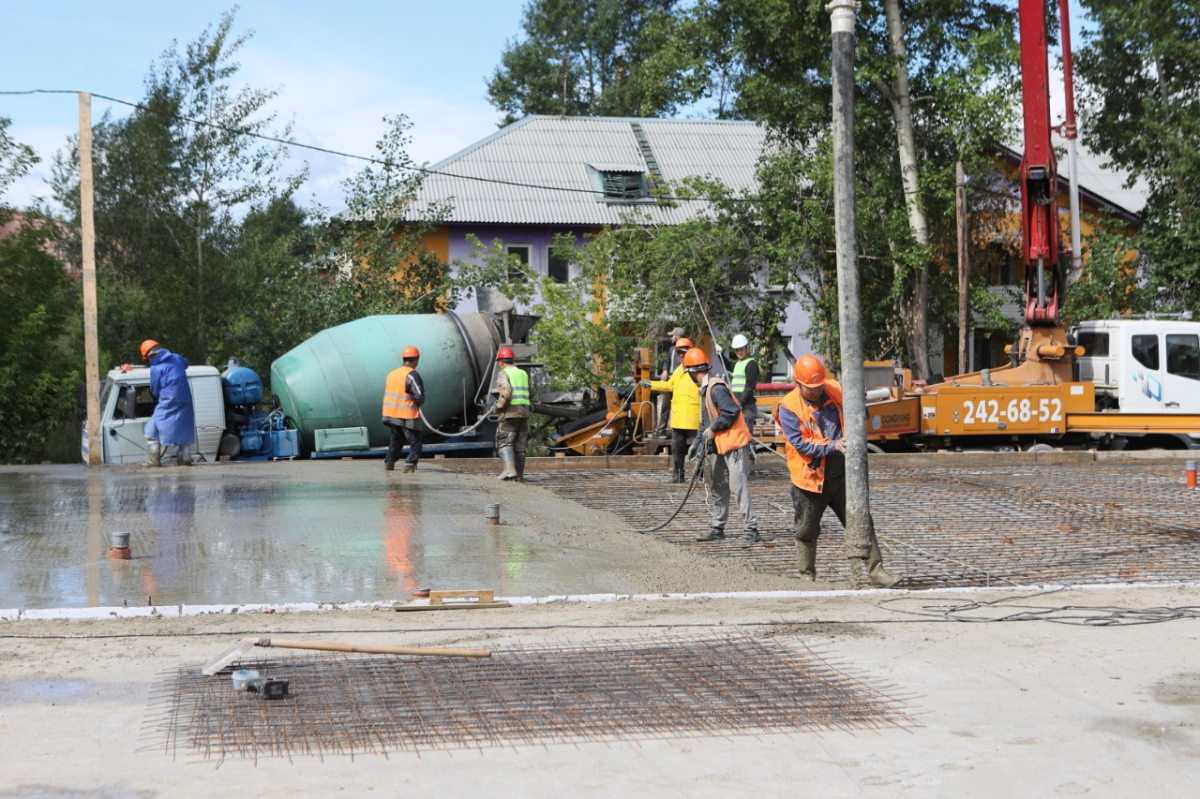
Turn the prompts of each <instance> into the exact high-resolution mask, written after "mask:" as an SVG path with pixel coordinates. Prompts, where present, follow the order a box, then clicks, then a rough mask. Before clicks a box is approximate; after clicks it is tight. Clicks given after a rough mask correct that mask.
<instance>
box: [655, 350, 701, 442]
mask: <svg viewBox="0 0 1200 799" xmlns="http://www.w3.org/2000/svg"><path fill="white" fill-rule="evenodd" d="M650 390H651V391H666V392H668V393H670V395H671V427H673V428H674V429H676V430H699V429H700V389H699V388H698V387H697V386H696V381H694V380H692V378H691V376H690V375H688V374H687V373H686V372H684V371H683V366H682V365H680V366H676V367H675V371H674V372H672V373H671V376H670V377H669V378H667V379H666V380H651V381H650Z"/></svg>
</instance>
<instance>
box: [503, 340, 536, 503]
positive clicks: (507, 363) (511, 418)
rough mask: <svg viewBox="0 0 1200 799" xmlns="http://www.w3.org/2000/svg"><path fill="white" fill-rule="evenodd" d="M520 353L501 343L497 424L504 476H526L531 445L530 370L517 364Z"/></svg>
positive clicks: (522, 477)
mask: <svg viewBox="0 0 1200 799" xmlns="http://www.w3.org/2000/svg"><path fill="white" fill-rule="evenodd" d="M514 360H516V356H515V355H514V354H513V351H512V347H501V348H500V349H499V350H497V352H496V363H497V365H499V367H500V371H499V373H498V374H497V375H496V391H497V393H498V394H499V398H498V399H497V400H496V410H497V411H498V412H499V414H498V415H499V418H500V424H499V427H497V428H496V452H497V453H498V454H499V455H500V461H501V463H503V464H504V469H503V470H502V471H501V472H500V479H501V480H515V481H517V482H518V483H520V482H524V480H525V448H526V447H527V446H528V445H529V410H530V399H529V373H528V372H526V371H525V370H524V369H522V368H520V367H519V366H514V365H513V361H514Z"/></svg>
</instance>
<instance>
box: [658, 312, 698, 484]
mask: <svg viewBox="0 0 1200 799" xmlns="http://www.w3.org/2000/svg"><path fill="white" fill-rule="evenodd" d="M680 339H683V340H684V341H687V339H686V338H684V335H683V328H682V327H675V328H672V329H671V346H670V347H668V348H667V355H666V358H665V359H664V362H663V367H662V370H661V372H660V373H659V375H658V379H659V380H662V381H664V382H665V381H667V380H670V379H671V375H673V374H674V373H675V370H676V369H678V368H679V364H680V363H681V362H682V361H683V352H680V351H679V341H680ZM688 346H689V347H690V346H691V345H690V343H689V345H688ZM686 351H687V350H686V349H684V352H686ZM673 400H674V397H671V398H669V399H668V397H667V396H666V395H665V394H662V395H660V396H659V398H658V405H657V406H656V407H657V409H658V420H657V421H658V424H657V425H656V426H655V428H654V435H655V437H656V438H662V437H664V436H666V434H667V430H668V429H670V424H671V402H672V401H673ZM676 482H678V481H676Z"/></svg>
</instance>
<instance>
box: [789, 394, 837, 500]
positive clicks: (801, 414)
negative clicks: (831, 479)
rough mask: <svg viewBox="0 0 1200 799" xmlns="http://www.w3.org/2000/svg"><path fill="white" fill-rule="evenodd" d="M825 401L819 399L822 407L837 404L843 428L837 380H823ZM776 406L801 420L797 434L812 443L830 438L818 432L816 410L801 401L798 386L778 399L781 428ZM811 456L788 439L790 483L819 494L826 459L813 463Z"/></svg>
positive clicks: (822, 442)
mask: <svg viewBox="0 0 1200 799" xmlns="http://www.w3.org/2000/svg"><path fill="white" fill-rule="evenodd" d="M825 395H826V396H825V402H823V403H821V407H822V408H823V407H825V405H826V404H828V403H829V402H832V403H833V404H835V405H837V409H838V422H839V423H840V424H841V425H842V430H843V431H844V430H845V429H846V420H845V418H844V417H843V415H842V386H841V384H839V383H838V382H837V381H836V380H828V381H826V382H825ZM779 408H787V409H788V410H789V411H791V412H792V413H794V414H796V418H797V419H799V420H800V437H801V438H803V439H804V440H805V441H811V442H812V443H814V444H828V443H829V439H828V438H826V437H825V435H824V434H823V433H822V432H821V427H820V425H818V424H817V420H816V411H817V410H819V409H818V408H814V407H813V406H812V405H809V404H808V403H807V402H805V401H804V397H802V396H800V387H799V386H797V387H796V388H794V389H792V391H791V393H789V394H788V395H787V396H786V397H784V398H783V399H782V400H780V402H779V407H778V408H776V409H775V424H776V426H778V427H779V429H780V430H782V429H783V425H781V424H779ZM812 460H813V459H812V458H809V457H808V456H807V455H801V454H800V453H799V452H798V451H797V450H796V448H795V447H793V446H792V442H791V441H788V442H787V465H788V471H789V472H791V474H792V485H794V486H796V487H797V488H800V489H803V490H805V491H812V492H813V493H816V494H819V493H821V491H822V490H823V489H824V488H825V459H824V458H820V459H819V460H820V465H819V466H813V463H812Z"/></svg>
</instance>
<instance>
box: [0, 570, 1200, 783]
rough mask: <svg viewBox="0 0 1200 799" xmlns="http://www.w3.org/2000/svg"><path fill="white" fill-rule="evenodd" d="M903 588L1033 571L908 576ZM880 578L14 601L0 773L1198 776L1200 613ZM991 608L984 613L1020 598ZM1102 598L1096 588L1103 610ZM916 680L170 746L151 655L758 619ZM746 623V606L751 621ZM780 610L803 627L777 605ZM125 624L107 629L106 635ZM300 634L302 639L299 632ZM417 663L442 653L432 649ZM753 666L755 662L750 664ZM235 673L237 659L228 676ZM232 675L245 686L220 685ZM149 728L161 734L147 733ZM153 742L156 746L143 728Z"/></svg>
mask: <svg viewBox="0 0 1200 799" xmlns="http://www.w3.org/2000/svg"><path fill="white" fill-rule="evenodd" d="M908 596H909V597H911V601H910V602H909V603H908V604H907V606H906V607H905V609H909V610H912V609H919V608H928V607H930V606H932V605H943V604H945V603H954V604H962V603H967V602H974V601H992V600H1002V601H1014V599H1015V597H1018V596H1020V595H1019V594H1008V595H1003V594H994V593H993V594H982V593H975V594H954V593H944V594H932V593H927V592H926V593H921V594H910V595H908ZM881 599H882V596H881V595H879V594H875V595H858V596H817V595H813V596H807V597H794V598H789V599H764V598H754V599H727V600H700V601H658V602H633V601H623V602H608V603H587V604H585V603H579V604H573V603H572V604H568V603H559V604H552V605H540V606H517V607H513V608H511V609H504V610H486V611H471V612H460V613H455V612H443V613H393V612H389V611H376V612H365V611H360V612H352V613H351V612H344V611H332V612H324V613H303V614H294V613H277V614H274V615H270V616H267V615H261V614H239V615H237V616H229V615H220V616H205V617H197V618H185V619H123V620H111V621H104V620H99V621H73V622H66V621H54V622H51V621H21V622H7V623H0V634H3V635H5V636H6V637H7V638H6V640H4V641H3V645H2V646H0V746H2V747H3V750H4V768H3V770H2V772H0V797H5V798H6V799H7V797H17V796H20V797H79V796H98V797H159V796H162V797H166V796H170V797H196V798H197V799H200V798H201V797H214V796H239V797H276V796H296V797H328V796H330V795H346V796H362V795H367V794H368V793H371V794H373V795H378V796H394V795H401V794H403V795H416V796H431V797H451V796H489V797H491V796H494V797H527V798H529V799H540V798H541V797H546V799H559V797H563V796H606V797H607V796H611V797H630V796H645V797H651V796H655V797H657V796H668V797H729V796H738V797H757V796H779V797H794V796H797V795H806V796H820V797H843V796H849V797H855V796H905V797H929V796H944V797H959V796H972V797H993V796H995V797H1008V796H1059V795H1064V796H1078V795H1088V796H1103V797H1112V796H1115V797H1135V796H1155V797H1185V796H1194V795H1195V786H1196V784H1197V782H1198V780H1200V734H1198V727H1197V725H1200V668H1197V664H1200V626H1198V623H1197V621H1195V620H1189V621H1173V622H1165V623H1161V624H1148V625H1143V626H1132V627H1086V626H1065V625H1060V624H1049V623H1045V622H1008V623H990V624H962V623H953V622H944V621H938V620H935V619H913V617H909V616H906V615H904V614H901V613H897V612H894V610H893V609H892V608H890V607H889V606H887V605H881V604H880V601H881ZM1024 603H1025V604H1036V605H1039V606H1065V605H1072V606H1095V607H1100V606H1113V605H1118V606H1122V607H1125V608H1149V607H1162V606H1176V607H1179V606H1188V605H1190V606H1198V605H1200V589H1198V588H1197V587H1195V586H1190V587H1179V588H1165V587H1156V588H1150V589H1128V588H1127V589H1086V590H1080V591H1066V592H1060V593H1055V594H1048V595H1043V596H1039V597H1037V598H1036V599H1032V600H1024ZM1012 611H1013V609H1012V608H998V609H996V610H995V611H994V614H993V615H999V614H1000V613H1003V612H1012ZM1095 613H1096V614H1097V615H1104V613H1103V612H1102V611H1095ZM764 623H766V624H771V623H778V624H783V625H801V626H800V627H799V629H800V634H801V635H806V636H811V638H812V640H813V641H814V643H817V644H820V645H822V646H823V648H826V649H828V650H830V651H831V655H832V656H835V657H836V658H837V660H839V661H842V662H844V663H847V664H849V665H851V666H853V668H854V669H855V670H857V671H858V672H860V673H863V674H865V675H868V676H870V677H871V678H873V679H876V680H882V681H884V682H885V683H890V684H891V685H892V686H893V687H892V689H891V690H890V691H889V692H888V693H889V694H890V695H892V696H896V697H900V698H903V699H904V700H905V701H906V703H907V705H908V707H910V708H911V709H912V710H913V711H915V713H916V714H917V718H918V721H919V722H920V724H921V726H919V727H917V728H915V729H883V730H880V731H878V732H870V731H868V732H863V731H858V732H845V731H838V730H832V731H825V732H820V733H815V732H814V733H803V734H792V735H760V736H732V737H709V738H692V737H689V736H687V735H680V736H678V737H672V738H669V739H666V740H648V741H611V742H593V743H582V744H578V745H570V746H561V745H558V746H556V745H549V746H530V745H513V746H509V747H498V748H483V749H479V750H466V751H463V750H458V751H452V752H443V751H425V752H422V753H421V754H420V755H419V756H418V755H417V754H413V753H404V752H400V753H392V754H390V755H389V756H388V757H386V758H385V757H383V756H380V755H367V756H363V755H360V756H358V757H355V758H354V759H351V758H349V757H346V756H326V757H324V758H323V759H318V758H316V757H297V758H293V759H292V760H291V761H290V762H289V761H287V760H283V759H261V760H259V761H258V762H257V763H255V762H252V761H248V760H239V759H235V758H228V759H226V760H225V761H224V762H223V763H222V764H220V767H219V768H218V767H217V763H216V762H214V761H212V760H206V759H203V757H202V755H201V754H200V753H197V752H191V751H186V750H178V751H173V752H168V751H163V750H162V748H161V743H162V740H163V738H162V736H161V735H159V734H156V733H155V732H154V731H153V730H148V729H147V728H146V726H145V724H146V721H147V719H148V717H149V714H148V708H149V705H150V700H151V691H152V690H153V689H155V688H157V687H158V686H159V685H160V684H161V675H162V674H163V673H164V672H166V671H173V670H174V669H175V668H177V667H178V666H180V665H181V664H196V665H199V664H200V663H202V662H204V660H206V659H207V658H209V657H211V656H212V655H214V654H216V653H217V652H219V651H221V650H223V649H224V648H225V647H226V646H228V645H229V644H231V643H232V642H234V641H236V640H237V639H238V638H239V637H241V636H243V635H251V634H269V635H273V636H277V637H279V638H284V637H287V636H290V637H294V638H307V639H318V640H320V639H324V640H336V641H344V642H365V643H381V644H384V643H392V644H407V645H420V646H472V647H477V646H487V647H496V648H501V647H514V646H523V645H524V646H530V645H536V644H537V643H539V642H555V643H561V642H575V643H580V644H584V645H586V644H589V643H596V642H604V641H619V640H628V639H631V638H643V637H645V636H648V635H668V634H695V633H697V632H703V631H706V630H707V631H713V630H731V629H741V630H744V631H749V632H767V631H769V628H764V627H762V626H760V625H763V624H764ZM739 625H751V626H748V627H740V626H739ZM787 629H795V628H794V627H791V626H789V627H787ZM110 636H116V637H110ZM294 654H295V655H296V656H303V655H304V653H294ZM413 668H437V662H436V661H431V660H425V661H421V662H420V663H419V664H414V666H413ZM747 678H748V679H753V674H748V675H747ZM214 679H221V680H224V681H228V677H217V678H214ZM230 690H232V688H230ZM156 743H157V744H158V747H157V748H156V747H155V744H156ZM142 747H147V748H146V749H144V750H140V749H141V748H142Z"/></svg>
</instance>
